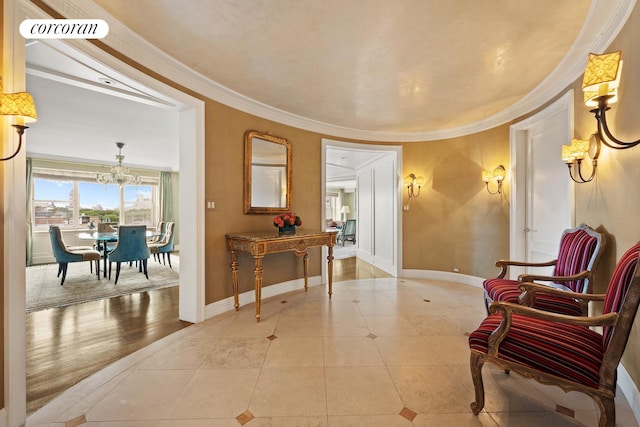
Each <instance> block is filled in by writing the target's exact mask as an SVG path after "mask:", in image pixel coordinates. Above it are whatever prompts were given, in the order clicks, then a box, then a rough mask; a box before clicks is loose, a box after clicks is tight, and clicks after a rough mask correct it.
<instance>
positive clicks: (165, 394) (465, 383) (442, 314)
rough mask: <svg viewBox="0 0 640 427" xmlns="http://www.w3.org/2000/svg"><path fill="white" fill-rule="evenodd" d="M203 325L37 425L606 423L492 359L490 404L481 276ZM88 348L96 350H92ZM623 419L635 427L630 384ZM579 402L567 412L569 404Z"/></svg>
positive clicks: (350, 284)
mask: <svg viewBox="0 0 640 427" xmlns="http://www.w3.org/2000/svg"><path fill="white" fill-rule="evenodd" d="M254 314H255V312H254V305H253V304H251V305H246V306H243V307H241V308H240V311H238V312H229V313H226V314H223V315H220V316H217V317H215V318H212V319H209V320H207V321H206V322H203V323H201V324H197V325H192V326H190V327H187V328H185V329H183V330H180V331H179V332H176V333H174V334H173V335H171V336H169V337H166V338H164V339H162V340H160V341H158V342H155V343H153V344H151V345H150V346H148V347H146V348H144V349H142V350H140V351H138V352H136V353H134V354H132V355H130V356H128V357H126V358H124V359H122V360H120V361H118V362H116V363H115V364H113V365H111V366H109V367H108V368H106V369H105V370H103V371H101V372H99V373H97V374H95V375H93V376H92V377H90V378H88V379H86V380H85V381H83V382H81V383H79V384H77V385H76V386H74V387H72V388H71V389H69V390H67V391H66V392H65V393H63V394H62V395H61V396H59V397H58V398H56V399H55V400H54V401H52V402H51V403H49V404H48V405H46V406H45V407H44V408H42V409H41V410H39V411H38V412H36V413H34V414H33V415H32V416H31V417H29V419H28V421H27V426H28V427H34V426H58V427H73V426H102V427H124V426H141V427H147V426H148V427H173V426H180V427H182V426H187V427H200V426H202V427H204V426H220V427H222V426H224V427H236V426H241V425H245V426H249V427H263V426H282V427H293V426H309V427H310V426H331V427H334V426H345V427H346V426H349V427H352V426H363V427H364V426H366V427H377V426H379V427H395V426H398V427H400V426H434V427H436V426H437V427H441V426H494V427H495V426H508V427H518V426H526V427H534V426H544V427H549V426H554V427H556V426H596V425H597V412H596V409H595V406H594V404H593V403H592V401H591V400H590V399H588V398H586V397H585V396H583V395H581V394H578V393H569V394H565V393H564V392H562V391H561V390H560V389H558V388H556V387H551V386H543V385H540V384H538V383H536V382H534V381H531V380H525V379H523V378H521V377H519V376H518V375H515V374H512V375H505V374H504V373H503V372H501V371H499V370H498V369H496V368H495V367H493V366H491V365H487V366H485V369H484V380H485V386H486V407H485V410H484V411H483V412H482V413H481V414H480V415H479V416H477V417H476V416H474V415H473V414H472V413H471V410H470V409H469V404H470V402H471V401H472V400H473V385H472V382H471V377H470V374H469V367H468V363H469V349H468V345H467V337H466V336H465V333H467V332H469V331H471V330H473V329H475V327H476V325H477V324H478V323H479V321H480V320H481V319H482V318H483V317H484V308H483V305H482V293H481V290H480V289H479V288H475V287H471V286H467V285H460V284H456V283H451V282H444V281H431V280H409V279H395V278H378V279H362V280H353V281H346V282H339V283H335V284H334V292H333V298H332V299H331V300H329V298H328V296H327V294H326V289H325V287H315V288H310V289H309V290H308V291H307V292H304V290H301V291H296V292H292V293H288V294H286V295H281V296H279V297H275V298H271V299H268V300H264V301H263V305H262V321H261V322H260V323H256V322H255V319H254ZM87 357H90V355H89V354H87ZM616 406H617V408H616V409H617V425H618V426H625V427H627V426H636V425H637V424H636V422H635V420H634V418H633V414H632V412H631V409H630V408H629V405H628V403H627V402H626V400H625V399H624V396H623V395H622V393H618V398H617V399H616ZM567 414H568V415H567Z"/></svg>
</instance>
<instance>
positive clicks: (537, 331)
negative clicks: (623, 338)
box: [469, 313, 604, 388]
mask: <svg viewBox="0 0 640 427" xmlns="http://www.w3.org/2000/svg"><path fill="white" fill-rule="evenodd" d="M501 319H502V316H501V315H500V314H499V313H498V314H491V315H489V316H488V317H487V318H486V319H485V320H483V321H482V323H481V324H480V327H478V329H476V330H475V331H474V332H472V333H471V335H469V347H470V348H471V349H472V350H476V351H479V352H482V353H487V347H488V344H487V343H488V339H489V335H491V333H492V332H493V331H494V330H495V329H496V328H497V327H498V325H499V324H500V321H501ZM602 341H603V340H602V335H600V334H599V333H597V332H595V331H592V330H591V329H589V328H586V327H584V326H577V325H567V324H560V325H559V324H558V323H556V322H550V321H547V320H540V319H534V318H531V317H525V316H521V315H518V314H513V317H512V324H511V329H510V331H509V333H508V334H507V336H506V337H505V339H504V340H503V341H502V343H501V344H500V349H499V351H498V357H499V358H500V359H502V360H506V361H510V362H513V363H516V364H519V365H524V366H527V367H529V368H533V369H535V370H538V371H541V372H544V373H547V374H552V375H555V376H558V377H560V378H565V379H567V380H570V381H576V382H579V383H581V384H584V385H586V386H589V387H593V388H597V387H598V383H599V371H600V366H601V364H602V357H603V355H604V348H603V344H602Z"/></svg>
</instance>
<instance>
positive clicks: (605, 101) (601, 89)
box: [582, 51, 640, 150]
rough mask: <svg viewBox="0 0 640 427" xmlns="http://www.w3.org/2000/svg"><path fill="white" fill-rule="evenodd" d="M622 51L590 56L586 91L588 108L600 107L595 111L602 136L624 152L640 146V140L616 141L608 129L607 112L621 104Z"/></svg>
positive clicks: (585, 72) (585, 84) (585, 83)
mask: <svg viewBox="0 0 640 427" xmlns="http://www.w3.org/2000/svg"><path fill="white" fill-rule="evenodd" d="M621 55H622V52H621V51H617V52H612V53H605V54H602V55H596V54H594V53H590V54H589V60H588V61H587V66H586V68H585V70H584V77H583V80H582V90H583V92H584V103H585V104H586V105H587V106H588V107H596V108H594V109H592V110H589V111H591V112H592V113H593V114H594V115H595V117H596V120H597V122H598V137H599V138H600V140H601V141H602V143H604V144H605V145H606V146H607V147H610V148H614V149H616V150H624V149H627V148H631V147H635V146H636V145H638V144H640V139H639V140H637V141H633V142H624V141H620V140H618V139H617V138H615V137H614V136H613V135H612V134H611V131H610V130H609V126H607V117H606V114H605V113H606V111H607V110H609V109H610V108H611V107H610V106H609V105H610V104H613V103H615V102H617V101H618V87H619V86H620V75H621V74H622V60H621Z"/></svg>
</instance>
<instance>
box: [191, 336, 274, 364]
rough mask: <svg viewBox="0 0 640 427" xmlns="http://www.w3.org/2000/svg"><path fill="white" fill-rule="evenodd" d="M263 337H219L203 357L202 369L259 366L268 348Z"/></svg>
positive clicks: (267, 343) (267, 342)
mask: <svg viewBox="0 0 640 427" xmlns="http://www.w3.org/2000/svg"><path fill="white" fill-rule="evenodd" d="M269 343H270V341H269V340H268V339H267V338H266V336H265V337H256V338H243V337H233V338H229V337H225V338H219V339H218V341H217V342H216V345H215V347H214V348H213V350H212V351H211V352H210V353H209V354H208V355H207V356H206V357H205V359H204V362H203V363H202V365H201V368H202V369H223V368H225V369H244V368H260V367H262V364H263V362H264V358H265V356H266V354H267V350H268V349H269Z"/></svg>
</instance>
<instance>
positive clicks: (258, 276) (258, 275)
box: [253, 256, 262, 322]
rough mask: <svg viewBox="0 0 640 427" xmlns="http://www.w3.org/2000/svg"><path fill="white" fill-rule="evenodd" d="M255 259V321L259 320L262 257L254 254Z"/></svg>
mask: <svg viewBox="0 0 640 427" xmlns="http://www.w3.org/2000/svg"><path fill="white" fill-rule="evenodd" d="M254 258H255V261H256V268H255V270H254V271H253V272H254V274H255V277H256V278H255V285H256V322H259V321H260V298H261V295H262V257H260V256H254Z"/></svg>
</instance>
